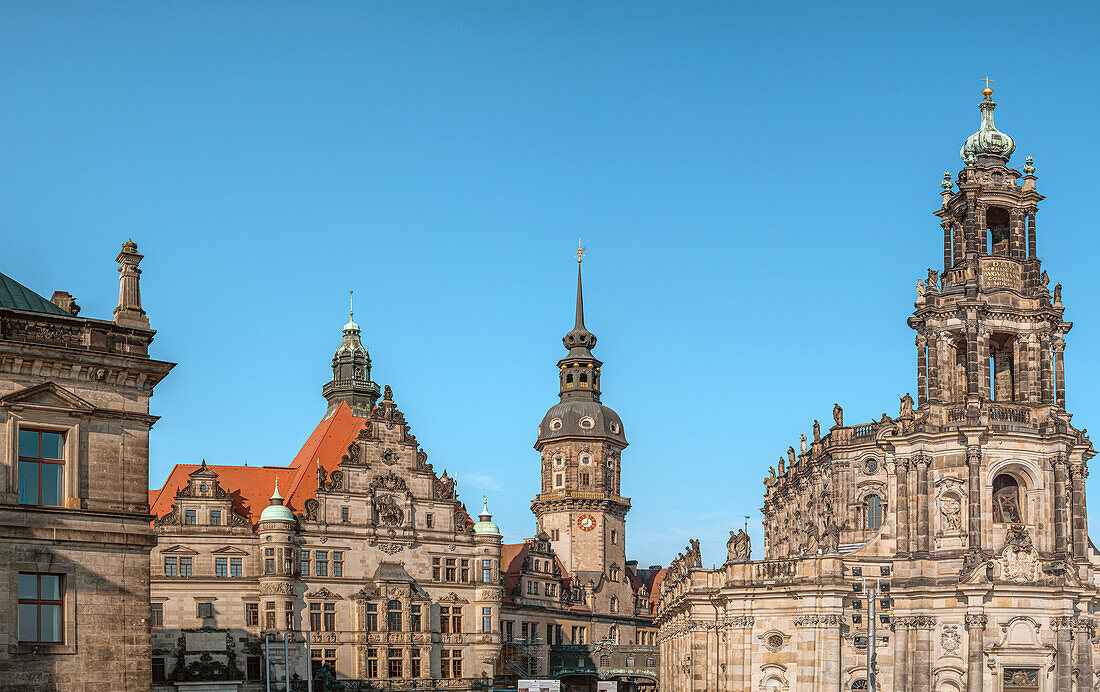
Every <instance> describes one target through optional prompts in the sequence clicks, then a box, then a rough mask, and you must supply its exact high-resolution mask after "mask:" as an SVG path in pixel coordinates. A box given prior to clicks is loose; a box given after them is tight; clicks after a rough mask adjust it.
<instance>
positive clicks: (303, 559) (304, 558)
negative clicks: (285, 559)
mask: <svg viewBox="0 0 1100 692" xmlns="http://www.w3.org/2000/svg"><path fill="white" fill-rule="evenodd" d="M298 572H299V574H301V575H302V576H303V577H308V576H309V551H308V550H303V551H301V552H299V553H298Z"/></svg>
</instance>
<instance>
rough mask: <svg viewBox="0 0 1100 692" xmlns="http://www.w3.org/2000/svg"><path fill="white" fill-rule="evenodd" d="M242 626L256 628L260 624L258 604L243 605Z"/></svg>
mask: <svg viewBox="0 0 1100 692" xmlns="http://www.w3.org/2000/svg"><path fill="white" fill-rule="evenodd" d="M244 624H245V627H258V626H259V624H260V604H259V603H245V604H244Z"/></svg>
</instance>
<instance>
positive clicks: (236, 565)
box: [229, 557, 243, 577]
mask: <svg viewBox="0 0 1100 692" xmlns="http://www.w3.org/2000/svg"><path fill="white" fill-rule="evenodd" d="M242 573H243V572H242V570H241V558H239V557H231V558H229V576H231V577H239V576H241V574H242Z"/></svg>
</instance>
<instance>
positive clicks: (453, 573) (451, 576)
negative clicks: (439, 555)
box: [444, 557, 458, 581]
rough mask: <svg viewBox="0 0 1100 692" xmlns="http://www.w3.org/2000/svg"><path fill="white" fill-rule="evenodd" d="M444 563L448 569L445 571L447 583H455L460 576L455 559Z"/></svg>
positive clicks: (449, 559) (448, 559) (450, 558)
mask: <svg viewBox="0 0 1100 692" xmlns="http://www.w3.org/2000/svg"><path fill="white" fill-rule="evenodd" d="M444 562H445V565H446V568H447V569H446V571H445V576H446V579H447V581H454V580H455V579H456V578H457V576H458V570H457V568H456V567H455V559H454V558H453V557H449V558H447V559H446V560H445V561H444Z"/></svg>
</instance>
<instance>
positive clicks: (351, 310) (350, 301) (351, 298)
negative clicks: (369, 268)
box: [348, 291, 355, 322]
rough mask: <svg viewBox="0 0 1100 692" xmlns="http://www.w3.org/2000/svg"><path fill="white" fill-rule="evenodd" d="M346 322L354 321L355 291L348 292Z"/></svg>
mask: <svg viewBox="0 0 1100 692" xmlns="http://www.w3.org/2000/svg"><path fill="white" fill-rule="evenodd" d="M348 321H349V322H354V321H355V291H348Z"/></svg>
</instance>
